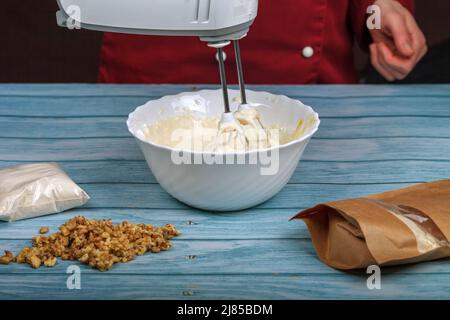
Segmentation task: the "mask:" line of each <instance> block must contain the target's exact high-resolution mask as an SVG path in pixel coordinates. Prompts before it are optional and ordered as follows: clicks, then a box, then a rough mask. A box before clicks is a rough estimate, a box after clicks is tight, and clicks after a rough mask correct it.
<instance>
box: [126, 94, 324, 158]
mask: <svg viewBox="0 0 450 320" xmlns="http://www.w3.org/2000/svg"><path fill="white" fill-rule="evenodd" d="M218 91H220V92H221V90H220V89H202V90H198V91H186V92H180V93H177V94H171V95H166V96H162V97H161V98H159V99H155V100H149V101H147V102H145V103H144V104H142V105H140V106H138V107H136V109H135V110H134V111H133V112H131V113H130V114H129V115H128V118H127V122H126V123H127V128H128V132H130V133H131V135H132V136H133V137H134V138H135V139H138V140H139V141H141V142H143V143H145V144H149V145H150V146H153V147H156V148H159V149H163V150H167V151H170V152H186V153H187V154H191V155H205V154H206V155H229V154H233V155H243V154H244V155H251V154H255V153H260V152H268V151H274V150H282V149H285V148H289V147H290V146H292V145H295V144H299V143H301V142H303V141H305V140H307V139H309V138H311V137H312V136H313V135H314V134H315V133H316V132H317V130H319V126H320V123H321V120H320V117H319V114H318V113H317V112H316V111H314V109H313V108H312V107H311V106H308V105H306V104H304V103H303V102H301V101H300V100H297V99H292V98H290V97H288V96H287V95H284V94H273V93H270V92H268V91H255V90H248V89H246V91H247V92H251V93H256V94H265V95H270V96H274V97H281V98H283V99H288V100H290V101H293V102H294V103H295V104H297V105H299V106H301V107H304V108H306V109H307V110H308V111H310V112H311V113H312V114H313V115H314V117H315V119H316V122H315V125H314V128H313V129H312V130H311V132H310V133H308V134H307V135H304V136H302V137H300V138H299V139H295V140H292V141H290V142H289V143H286V144H281V145H278V146H274V147H270V148H264V149H256V150H247V151H233V152H211V151H207V152H199V151H192V150H184V149H179V150H177V149H175V148H172V147H168V146H165V145H161V144H158V143H154V142H152V141H150V140H143V139H141V138H140V137H138V135H137V134H136V133H135V132H134V131H135V130H133V128H132V126H131V122H132V121H133V120H134V118H133V116H135V115H136V113H137V112H139V111H140V110H142V109H144V108H146V107H148V104H149V103H156V102H158V101H162V100H167V99H175V98H179V97H182V96H186V95H194V94H196V95H201V94H202V93H204V92H207V93H211V92H218ZM228 91H229V92H239V90H235V89H228Z"/></svg>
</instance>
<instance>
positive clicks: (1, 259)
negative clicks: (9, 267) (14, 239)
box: [0, 250, 14, 264]
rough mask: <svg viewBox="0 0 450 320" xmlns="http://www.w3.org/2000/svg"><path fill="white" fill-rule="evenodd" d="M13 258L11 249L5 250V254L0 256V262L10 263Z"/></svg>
mask: <svg viewBox="0 0 450 320" xmlns="http://www.w3.org/2000/svg"><path fill="white" fill-rule="evenodd" d="M13 260H14V255H13V254H12V252H11V251H8V250H5V254H4V255H3V256H1V257H0V264H10V263H11V262H12V261H13Z"/></svg>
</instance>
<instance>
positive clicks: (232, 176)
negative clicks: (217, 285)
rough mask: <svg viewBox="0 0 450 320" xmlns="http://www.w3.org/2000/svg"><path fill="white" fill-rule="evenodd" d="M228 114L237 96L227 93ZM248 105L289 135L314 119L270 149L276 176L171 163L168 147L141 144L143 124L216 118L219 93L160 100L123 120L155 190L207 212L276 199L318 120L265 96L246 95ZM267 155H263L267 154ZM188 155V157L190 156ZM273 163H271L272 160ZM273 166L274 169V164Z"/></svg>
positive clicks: (235, 167) (298, 106)
mask: <svg viewBox="0 0 450 320" xmlns="http://www.w3.org/2000/svg"><path fill="white" fill-rule="evenodd" d="M229 94H230V100H231V101H232V106H231V107H232V110H236V108H237V107H238V101H239V91H236V90H230V91H229ZM247 95H248V101H250V102H251V103H252V104H253V103H254V104H255V106H256V108H257V109H258V110H259V111H260V113H261V115H262V121H263V123H264V124H265V125H266V126H270V125H273V124H279V125H281V126H284V127H285V128H287V129H288V130H291V131H292V130H294V129H295V128H296V127H297V123H298V120H299V119H301V118H303V119H307V118H310V117H314V118H315V119H316V120H315V121H314V124H313V125H312V126H311V127H310V128H309V129H308V130H307V132H306V134H305V135H304V136H302V137H301V138H300V139H298V140H295V141H292V142H290V143H288V144H286V145H281V146H279V147H274V148H272V149H270V150H269V151H270V152H271V153H269V155H272V154H275V153H272V152H278V155H279V167H278V171H277V172H276V174H273V175H262V174H261V168H262V167H267V165H266V166H264V165H263V164H261V163H260V162H259V161H258V164H248V157H249V156H250V153H255V152H256V151H253V152H246V153H245V157H246V159H247V161H246V163H247V164H212V165H211V164H206V163H203V164H175V163H174V162H173V161H172V157H171V155H172V152H173V151H174V150H173V149H172V148H169V147H165V146H161V145H157V144H155V143H152V142H150V141H147V140H146V139H145V136H144V134H143V132H142V129H143V128H144V127H145V125H149V124H152V123H154V122H155V121H157V120H159V119H161V118H166V117H170V116H175V115H180V114H184V113H186V111H189V112H192V113H194V114H195V115H198V116H220V115H221V114H222V112H223V100H222V92H221V91H220V90H202V91H198V92H192V93H181V94H178V95H174V96H165V97H163V98H161V99H159V100H153V101H149V102H147V103H146V104H145V105H143V106H140V107H138V108H137V109H136V110H135V111H134V112H133V113H131V114H130V115H129V117H128V121H127V125H128V130H129V131H130V132H131V134H133V136H134V137H135V138H136V140H137V142H138V144H139V146H140V148H141V150H142V152H143V153H144V156H145V159H146V160H147V163H148V165H149V167H150V169H151V171H152V172H153V175H154V176H155V177H156V179H157V181H158V182H159V183H160V185H161V186H162V187H163V188H164V189H165V190H166V191H167V192H168V193H169V194H171V195H172V196H173V197H175V198H176V199H178V200H179V201H181V202H184V203H186V204H188V205H190V206H192V207H196V208H199V209H204V210H212V211H236V210H242V209H246V208H250V207H253V206H256V205H258V204H260V203H262V202H264V201H266V200H268V199H270V198H271V197H273V196H274V195H276V194H277V193H278V192H279V191H280V190H281V189H282V188H283V187H284V186H285V185H286V183H287V182H288V181H289V179H290V178H291V176H292V174H293V173H294V171H295V169H296V167H297V165H298V162H299V160H300V157H301V156H302V154H303V151H304V150H305V147H306V145H307V144H308V142H309V140H310V138H311V136H312V135H313V134H314V133H315V132H316V131H317V130H318V127H319V124H320V120H319V117H318V115H317V113H315V112H314V110H313V109H312V108H311V107H308V106H306V105H304V104H302V103H301V102H300V101H298V100H293V99H290V98H288V97H286V96H282V95H273V94H270V93H267V92H256V91H250V90H249V91H248V93H247ZM266 151H267V150H266ZM192 154H193V152H191V153H190V155H191V156H192ZM273 161H275V160H273ZM274 167H275V165H274Z"/></svg>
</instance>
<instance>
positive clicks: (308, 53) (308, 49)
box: [302, 47, 314, 58]
mask: <svg viewBox="0 0 450 320" xmlns="http://www.w3.org/2000/svg"><path fill="white" fill-rule="evenodd" d="M302 55H303V56H304V57H305V58H311V57H312V56H313V55H314V49H313V48H311V47H304V48H303V50H302Z"/></svg>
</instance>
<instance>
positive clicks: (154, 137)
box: [142, 109, 318, 152]
mask: <svg viewBox="0 0 450 320" xmlns="http://www.w3.org/2000/svg"><path fill="white" fill-rule="evenodd" d="M259 117H260V114H259V112H258V111H257V109H249V110H245V111H240V112H236V113H235V118H236V120H237V122H238V124H239V125H240V126H241V128H242V130H243V132H244V134H245V137H246V140H247V141H248V142H249V143H247V144H245V143H242V141H240V139H238V137H237V136H236V135H235V136H233V138H232V139H227V141H218V133H219V122H220V117H218V116H216V117H213V116H206V117H201V116H196V115H194V114H193V113H191V112H190V113H185V114H182V115H177V116H171V117H167V118H161V119H159V120H157V121H156V122H154V123H151V124H147V125H145V126H144V127H143V128H142V132H143V134H144V136H145V140H147V141H150V142H153V143H156V144H159V145H163V146H166V147H170V148H174V149H176V150H184V151H195V152H215V151H225V152H233V151H253V150H260V149H267V148H271V147H277V146H280V145H285V144H287V143H289V142H291V141H294V140H296V139H299V138H301V137H302V135H304V134H306V133H307V132H308V130H311V128H313V127H314V125H315V124H316V122H317V120H318V119H317V117H316V116H315V115H310V116H309V117H307V118H306V119H303V118H300V119H299V120H298V122H297V127H296V128H295V130H292V131H289V130H288V129H286V127H284V126H283V125H278V124H275V125H271V126H270V127H264V128H263V129H258V128H256V126H255V125H254V124H252V122H253V121H255V119H257V118H259Z"/></svg>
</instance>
